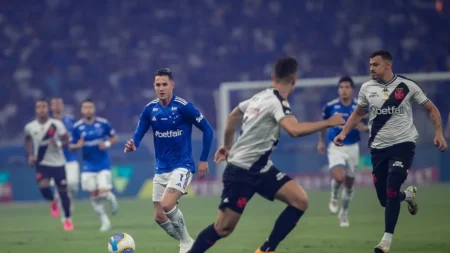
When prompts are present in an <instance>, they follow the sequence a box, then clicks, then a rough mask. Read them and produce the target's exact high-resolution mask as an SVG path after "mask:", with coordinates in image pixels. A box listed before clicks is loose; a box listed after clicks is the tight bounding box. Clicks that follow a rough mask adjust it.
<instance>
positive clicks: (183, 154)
mask: <svg viewBox="0 0 450 253" xmlns="http://www.w3.org/2000/svg"><path fill="white" fill-rule="evenodd" d="M154 87H155V92H156V94H157V96H158V98H157V99H155V100H153V101H151V102H150V103H149V104H147V106H145V108H144V110H143V112H142V114H141V116H140V120H139V123H138V125H137V128H136V131H135V133H134V135H133V138H132V139H130V140H128V141H127V143H126V145H125V152H132V151H134V150H136V148H137V147H139V144H140V143H141V140H142V138H143V137H144V135H145V134H146V133H147V131H148V129H149V128H150V127H151V128H152V130H153V134H154V146H155V153H156V172H155V176H154V178H153V205H154V208H155V221H156V222H157V223H158V224H159V225H160V226H161V228H163V229H164V230H165V231H166V232H167V233H168V234H169V235H170V236H172V237H173V238H175V239H177V240H179V241H180V253H185V252H187V251H188V250H189V249H190V248H191V246H192V244H193V242H194V240H193V239H192V238H191V236H190V235H189V233H188V231H187V228H186V223H185V221H184V217H183V214H182V213H181V211H180V210H179V209H178V207H177V201H178V200H179V199H180V198H181V196H183V195H184V194H186V193H187V192H186V188H187V187H188V185H189V183H190V182H191V180H192V174H193V173H195V163H194V159H193V157H192V145H191V134H192V125H195V126H196V127H197V128H199V129H200V130H201V131H202V132H203V151H202V154H201V156H200V162H199V164H198V166H197V172H198V177H199V179H203V178H204V176H205V175H206V173H207V172H208V162H207V160H208V155H209V150H210V148H211V142H212V139H213V129H212V127H211V125H210V124H209V122H208V121H207V120H206V119H205V118H204V117H203V115H202V114H201V113H200V112H199V111H198V110H197V109H196V108H195V106H194V105H193V104H191V103H189V102H187V101H186V100H184V99H182V98H180V97H177V96H174V95H173V88H174V87H175V82H174V80H173V75H172V72H171V71H170V70H169V69H167V68H165V69H160V70H158V71H157V72H156V76H155V82H154Z"/></svg>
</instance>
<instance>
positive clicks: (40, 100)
mask: <svg viewBox="0 0 450 253" xmlns="http://www.w3.org/2000/svg"><path fill="white" fill-rule="evenodd" d="M38 102H44V103H47V104H48V101H47V99H45V98H38V99H36V102H35V103H38Z"/></svg>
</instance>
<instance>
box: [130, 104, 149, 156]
mask: <svg viewBox="0 0 450 253" xmlns="http://www.w3.org/2000/svg"><path fill="white" fill-rule="evenodd" d="M148 108H149V107H147V106H146V107H145V108H144V110H143V111H142V113H141V116H140V117H139V122H138V124H137V126H136V130H135V131H134V134H133V138H132V139H133V141H134V145H135V146H136V148H137V147H139V145H140V144H141V141H142V138H144V135H145V134H146V133H147V131H148V129H149V128H150V126H151V122H150V118H149V117H150V116H149V115H150V114H149V113H148V112H149V110H148Z"/></svg>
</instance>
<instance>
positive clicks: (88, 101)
mask: <svg viewBox="0 0 450 253" xmlns="http://www.w3.org/2000/svg"><path fill="white" fill-rule="evenodd" d="M84 103H92V104H93V103H94V100H92V99H90V98H87V99H85V100H83V102H81V104H84Z"/></svg>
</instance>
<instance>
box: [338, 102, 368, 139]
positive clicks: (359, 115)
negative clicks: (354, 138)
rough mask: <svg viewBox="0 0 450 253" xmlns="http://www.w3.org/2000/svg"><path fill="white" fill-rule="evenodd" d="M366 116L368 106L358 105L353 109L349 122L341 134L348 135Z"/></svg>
mask: <svg viewBox="0 0 450 253" xmlns="http://www.w3.org/2000/svg"><path fill="white" fill-rule="evenodd" d="M365 116H366V108H364V107H361V106H359V105H357V106H356V109H355V111H353V113H352V115H350V117H349V118H348V120H347V123H346V124H345V126H344V129H342V131H341V134H343V135H347V134H348V133H349V132H350V131H351V130H352V129H353V128H355V127H356V126H357V125H358V124H360V122H361V120H362V119H363V118H364V117H365Z"/></svg>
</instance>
